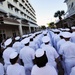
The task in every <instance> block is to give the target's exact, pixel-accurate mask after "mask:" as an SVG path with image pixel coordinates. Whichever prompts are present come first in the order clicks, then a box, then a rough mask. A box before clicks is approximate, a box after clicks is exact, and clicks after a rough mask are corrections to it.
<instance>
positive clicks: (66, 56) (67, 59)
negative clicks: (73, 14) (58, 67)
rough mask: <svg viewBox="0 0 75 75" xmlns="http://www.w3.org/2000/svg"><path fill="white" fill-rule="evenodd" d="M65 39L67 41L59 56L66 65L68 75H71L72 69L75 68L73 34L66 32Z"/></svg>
mask: <svg viewBox="0 0 75 75" xmlns="http://www.w3.org/2000/svg"><path fill="white" fill-rule="evenodd" d="M63 37H64V38H65V40H66V43H64V44H63V45H62V46H61V47H60V50H59V54H60V55H61V57H62V58H63V61H64V63H65V67H66V72H67V75H70V72H71V68H72V67H73V66H75V44H74V43H72V42H70V41H69V39H70V37H71V33H69V32H64V34H63Z"/></svg>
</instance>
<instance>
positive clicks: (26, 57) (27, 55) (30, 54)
mask: <svg viewBox="0 0 75 75" xmlns="http://www.w3.org/2000/svg"><path fill="white" fill-rule="evenodd" d="M22 42H23V43H24V44H27V43H29V38H26V39H24V40H23V41H22ZM34 54H35V51H34V50H33V49H32V48H30V47H29V46H25V47H24V48H22V49H21V51H20V59H22V61H23V63H24V68H25V71H26V75H27V74H28V75H31V69H32V67H33V61H32V60H33V59H34Z"/></svg>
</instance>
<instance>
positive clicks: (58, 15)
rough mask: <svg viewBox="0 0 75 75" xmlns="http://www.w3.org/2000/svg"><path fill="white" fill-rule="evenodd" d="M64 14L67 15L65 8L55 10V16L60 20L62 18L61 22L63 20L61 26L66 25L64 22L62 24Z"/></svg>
mask: <svg viewBox="0 0 75 75" xmlns="http://www.w3.org/2000/svg"><path fill="white" fill-rule="evenodd" d="M63 15H65V12H64V10H62V11H59V10H58V11H57V12H55V14H54V17H58V18H59V20H60V22H61V27H64V26H63V24H62V16H63Z"/></svg>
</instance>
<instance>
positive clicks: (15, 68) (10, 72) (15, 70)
mask: <svg viewBox="0 0 75 75" xmlns="http://www.w3.org/2000/svg"><path fill="white" fill-rule="evenodd" d="M18 57H19V54H18V53H17V52H13V53H12V54H11V55H10V62H11V65H9V66H8V67H7V75H26V74H25V70H24V67H23V66H21V65H19V64H18V63H17V60H18Z"/></svg>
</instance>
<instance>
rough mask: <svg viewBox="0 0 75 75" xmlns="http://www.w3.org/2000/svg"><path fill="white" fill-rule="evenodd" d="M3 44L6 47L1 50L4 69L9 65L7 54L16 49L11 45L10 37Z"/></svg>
mask: <svg viewBox="0 0 75 75" xmlns="http://www.w3.org/2000/svg"><path fill="white" fill-rule="evenodd" d="M4 44H5V46H6V49H5V50H4V52H3V59H4V68H5V71H6V69H7V66H8V65H10V61H9V56H10V54H11V53H12V52H14V51H16V50H15V49H14V48H12V47H11V46H12V39H11V38H9V39H7V40H6V41H5V43H4Z"/></svg>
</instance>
